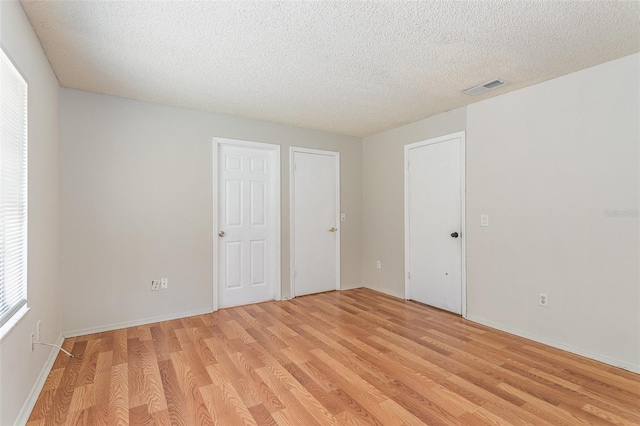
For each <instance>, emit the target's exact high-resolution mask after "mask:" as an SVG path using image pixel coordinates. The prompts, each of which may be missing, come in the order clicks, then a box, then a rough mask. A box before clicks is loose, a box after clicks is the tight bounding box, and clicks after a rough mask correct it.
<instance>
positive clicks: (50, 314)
mask: <svg viewBox="0 0 640 426" xmlns="http://www.w3.org/2000/svg"><path fill="white" fill-rule="evenodd" d="M0 41H1V42H2V45H3V46H4V48H5V51H6V52H7V53H8V54H9V55H10V57H11V58H12V59H13V60H14V61H15V63H16V65H17V66H18V68H19V69H20V70H21V71H22V73H23V75H24V76H25V77H26V79H27V81H28V83H29V100H28V101H29V111H28V114H29V129H28V135H29V242H28V244H29V254H28V259H29V260H28V262H29V265H28V277H29V278H28V280H29V281H28V289H27V291H28V306H29V307H30V308H31V310H30V311H29V312H28V313H27V314H26V316H25V317H23V318H22V320H21V321H20V322H19V323H18V324H17V325H16V326H15V327H14V328H13V329H12V330H11V331H10V332H9V334H8V335H7V336H6V337H5V338H4V339H3V340H2V342H1V343H0V424H1V425H12V424H15V423H17V422H19V421H22V420H25V418H22V417H21V418H20V419H18V416H19V414H20V412H21V409H22V414H21V415H28V414H29V413H30V411H31V407H32V405H30V404H33V403H35V399H34V398H35V397H37V396H38V395H37V393H35V394H31V395H30V393H31V392H32V391H34V390H35V391H36V392H39V390H40V389H39V387H38V386H37V385H38V384H40V385H42V383H43V382H39V383H38V380H39V379H40V380H43V379H44V378H45V377H46V374H47V373H48V368H49V367H50V366H49V365H47V359H48V357H49V355H50V354H51V353H52V349H51V348H48V347H44V346H37V347H36V349H35V351H34V352H33V353H31V351H30V350H29V337H30V334H31V332H33V331H35V329H36V326H35V325H36V322H37V321H38V320H42V340H43V341H48V342H55V341H57V340H58V337H59V336H60V295H59V290H60V281H59V260H60V250H59V247H60V225H59V224H60V185H59V184H60V161H59V158H60V157H59V156H60V142H59V133H60V131H59V99H58V95H59V85H58V80H57V79H56V77H55V75H54V74H53V72H52V70H51V67H50V66H49V62H48V61H47V58H46V57H45V55H44V52H43V51H42V48H41V47H40V41H39V40H38V39H37V38H36V35H35V33H34V32H33V29H32V28H31V25H30V24H29V21H28V20H27V17H26V15H25V14H24V12H23V10H22V7H21V6H20V3H18V2H17V1H2V2H0ZM43 369H44V375H41V373H43ZM34 387H35V388H34ZM25 401H26V404H25Z"/></svg>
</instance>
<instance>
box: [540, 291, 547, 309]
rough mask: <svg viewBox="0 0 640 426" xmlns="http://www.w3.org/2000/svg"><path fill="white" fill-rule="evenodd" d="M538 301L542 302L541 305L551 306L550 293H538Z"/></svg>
mask: <svg viewBox="0 0 640 426" xmlns="http://www.w3.org/2000/svg"><path fill="white" fill-rule="evenodd" d="M538 302H539V303H540V306H546V307H549V295H548V294H547V293H540V294H538Z"/></svg>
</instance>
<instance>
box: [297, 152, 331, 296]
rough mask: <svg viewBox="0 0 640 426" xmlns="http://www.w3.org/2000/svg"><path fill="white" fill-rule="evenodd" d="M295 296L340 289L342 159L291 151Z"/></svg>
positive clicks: (327, 155) (328, 153) (323, 153)
mask: <svg viewBox="0 0 640 426" xmlns="http://www.w3.org/2000/svg"><path fill="white" fill-rule="evenodd" d="M291 160H292V161H291V168H292V177H291V207H292V209H291V212H292V214H291V216H292V217H291V220H292V247H291V254H292V260H291V264H292V277H293V279H292V283H293V286H292V287H293V291H292V295H293V296H301V295H305V294H312V293H319V292H323V291H329V290H336V289H340V230H339V228H338V225H339V222H338V220H339V215H340V213H339V212H340V205H339V203H340V192H339V188H340V185H339V179H340V177H339V173H340V157H339V153H337V152H330V151H319V150H303V149H302V148H292V151H291Z"/></svg>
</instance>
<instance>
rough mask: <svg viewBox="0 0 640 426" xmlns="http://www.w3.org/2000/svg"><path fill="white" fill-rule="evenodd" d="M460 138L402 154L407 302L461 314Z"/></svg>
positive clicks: (428, 143)
mask: <svg viewBox="0 0 640 426" xmlns="http://www.w3.org/2000/svg"><path fill="white" fill-rule="evenodd" d="M463 153H464V133H457V134H454V135H450V136H445V137H441V138H436V139H431V140H429V141H425V142H419V143H416V144H412V145H408V146H407V147H406V148H405V161H406V175H405V195H406V200H405V210H406V219H407V223H406V224H405V226H406V228H405V234H406V242H405V244H406V256H407V275H406V277H407V289H406V290H407V295H406V297H407V299H412V300H416V301H418V302H422V303H426V304H428V305H431V306H435V307H437V308H440V309H444V310H447V311H450V312H454V313H457V314H462V313H463V312H462V311H463V238H462V237H463V236H464V235H463V202H464V199H463V196H464V195H463V194H464V192H463V184H464V179H463V173H464V156H463Z"/></svg>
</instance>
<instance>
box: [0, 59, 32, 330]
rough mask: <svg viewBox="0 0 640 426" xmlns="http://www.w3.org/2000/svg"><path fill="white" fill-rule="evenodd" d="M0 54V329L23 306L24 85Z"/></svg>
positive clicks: (25, 161) (25, 106)
mask: <svg viewBox="0 0 640 426" xmlns="http://www.w3.org/2000/svg"><path fill="white" fill-rule="evenodd" d="M0 51H1V58H0V62H1V70H0V326H2V325H3V324H4V323H5V322H7V321H8V320H10V319H11V317H12V316H13V315H14V314H15V313H16V312H17V311H18V310H19V309H20V308H21V307H23V306H24V305H25V304H26V303H27V83H26V81H25V80H24V78H22V76H21V75H20V73H19V72H18V70H17V69H16V68H15V66H14V65H13V63H12V62H11V60H9V58H8V57H7V55H6V54H5V53H4V51H2V49H0Z"/></svg>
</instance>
